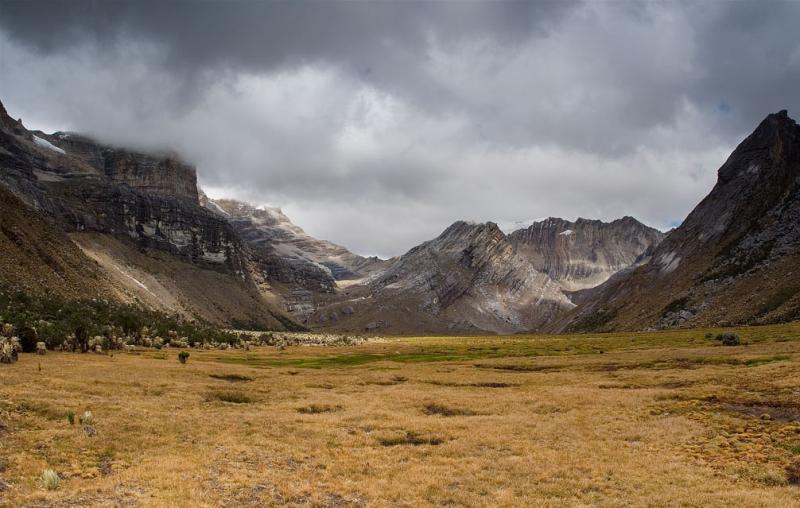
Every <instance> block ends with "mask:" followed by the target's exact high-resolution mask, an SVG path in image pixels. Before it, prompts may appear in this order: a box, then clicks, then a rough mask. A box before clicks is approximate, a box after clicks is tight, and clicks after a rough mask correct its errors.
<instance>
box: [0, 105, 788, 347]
mask: <svg viewBox="0 0 800 508" xmlns="http://www.w3.org/2000/svg"><path fill="white" fill-rule="evenodd" d="M799 186H800V128H798V126H797V124H796V123H795V122H794V121H793V120H791V119H790V118H789V116H788V114H787V113H786V112H785V111H781V112H779V113H776V114H772V115H769V116H768V117H767V118H766V119H765V120H764V121H763V122H762V123H761V124H760V125H759V126H758V128H757V129H756V130H755V131H754V132H753V134H751V135H750V136H749V137H748V138H747V139H745V140H744V141H743V142H742V143H741V144H740V145H739V147H737V148H736V150H735V151H734V152H733V154H732V155H731V156H730V157H729V159H728V160H727V161H726V162H725V164H724V165H723V166H722V167H721V168H720V170H719V176H718V182H717V184H716V185H715V187H714V188H713V189H712V190H711V192H710V194H709V195H708V196H707V197H706V198H705V199H704V200H703V201H702V202H701V203H700V204H699V205H698V206H697V207H696V208H695V209H694V210H693V211H692V212H691V213H690V214H689V216H688V217H687V218H686V220H685V221H684V222H683V223H682V224H681V225H680V226H679V227H678V228H676V229H675V230H673V231H671V232H669V234H664V233H662V232H660V231H658V230H656V229H654V228H650V227H648V226H645V225H644V224H642V223H641V222H639V221H637V220H636V219H634V218H632V217H623V218H621V219H618V220H614V221H611V222H602V221H599V220H590V219H577V220H575V221H568V220H564V219H559V218H552V217H551V218H547V219H543V220H538V221H530V222H527V223H524V224H522V223H521V224H519V225H518V226H519V227H517V228H516V229H513V228H511V229H512V230H508V229H507V230H506V232H504V231H503V230H501V228H500V227H498V225H497V224H495V223H493V222H486V223H470V222H465V221H458V222H455V223H454V224H452V225H451V226H449V227H448V228H446V229H445V230H444V231H443V232H442V233H441V234H440V235H439V236H438V237H436V238H434V239H432V240H429V241H427V242H424V243H422V244H420V245H418V246H416V247H413V248H412V249H410V250H409V251H408V252H406V253H405V254H403V255H401V256H398V257H395V258H392V259H387V260H382V259H378V258H375V257H363V256H359V255H357V254H355V253H353V252H350V251H349V250H347V249H346V248H345V247H342V246H339V245H336V244H334V243H332V242H329V241H325V240H320V239H316V238H313V237H312V236H310V235H308V234H307V233H306V232H305V231H304V230H303V229H302V228H300V227H298V226H297V225H295V224H293V223H292V222H291V220H290V219H289V218H288V217H287V216H286V215H285V214H284V213H283V212H282V211H281V210H280V209H278V208H269V207H256V206H253V205H250V204H247V203H242V202H238V201H235V200H230V199H211V198H209V197H208V196H206V195H205V194H204V193H203V191H202V190H201V189H200V188H199V187H198V185H197V177H196V171H195V168H193V167H192V166H190V165H189V164H187V163H185V162H184V161H182V160H181V158H180V157H179V156H178V155H177V154H175V153H169V152H164V153H144V152H142V151H138V150H132V149H127V148H123V147H115V146H109V145H106V144H103V143H100V142H97V141H95V140H92V139H90V138H88V137H85V136H82V135H79V134H75V133H66V132H57V133H54V134H46V133H43V132H40V131H31V130H28V129H27V128H26V127H25V126H24V125H23V124H22V122H21V121H19V120H14V119H13V118H12V117H11V116H9V115H8V114H7V112H6V110H5V108H4V107H3V106H2V104H0V198H2V199H1V200H0V206H2V210H1V211H2V221H1V222H0V248H1V249H2V252H3V253H4V255H3V256H2V258H3V259H2V261H0V283H3V284H5V285H8V286H11V287H14V288H18V289H21V290H24V291H28V292H31V293H53V294H58V295H61V296H65V297H75V298H81V297H92V298H94V297H103V298H109V299H115V300H119V301H123V302H127V303H135V304H137V305H141V306H143V307H147V308H153V309H157V310H164V311H169V312H177V313H179V314H183V315H185V316H187V317H190V318H200V319H203V320H207V321H211V322H215V323H218V324H223V325H226V326H231V327H239V328H264V329H298V328H301V327H308V328H312V329H330V330H337V331H348V332H358V333H373V332H376V333H492V332H494V333H517V332H525V331H598V330H620V329H644V328H668V327H681V326H696V325H721V324H743V323H766V322H777V321H786V320H793V319H798V318H800V299H799V298H798V291H800V272H798V271H797V269H796V268H795V267H796V266H798V261H800V250H799V249H798V247H799V246H800V198H799V197H798V187H799Z"/></svg>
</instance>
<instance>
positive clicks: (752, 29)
mask: <svg viewBox="0 0 800 508" xmlns="http://www.w3.org/2000/svg"><path fill="white" fill-rule="evenodd" d="M798 25H800V2H787V3H779V2H774V1H769V2H763V1H762V2H733V1H717V2H712V1H706V2H696V3H695V2H686V3H675V2H647V3H633V2H621V1H620V2H611V1H606V2H597V1H594V2H566V1H559V2H544V3H535V2H501V1H493V2H470V1H462V2H457V1H448V2H412V1H400V2H388V1H383V2H372V3H368V2H355V1H350V2H336V1H327V0H326V1H321V2H304V1H293V2H287V3H270V2H256V1H255V0H253V1H250V2H225V3H213V2H186V3H182V2H174V1H173V2H100V1H96V2H87V1H80V0H77V1H76V0H72V1H69V2H66V1H56V2H41V1H30V2H28V1H26V2H22V1H20V2H15V1H8V0H0V100H2V101H3V103H4V104H5V106H6V108H7V109H8V111H9V113H10V114H11V115H13V116H15V117H21V118H22V119H23V122H24V123H25V124H26V125H27V126H28V127H29V128H40V129H42V130H46V131H48V132H50V131H55V130H73V131H80V132H83V133H86V134H89V135H91V136H94V137H96V138H99V139H101V140H104V141H107V142H111V143H115V144H124V145H131V146H135V147H141V148H165V147H171V148H173V149H175V150H177V151H178V152H179V153H181V154H182V155H183V157H184V158H186V159H187V160H189V161H190V162H192V163H194V164H196V166H197V170H198V176H199V180H200V182H201V185H202V186H203V187H204V188H205V189H206V191H207V192H208V193H209V194H210V195H212V196H213V197H235V198H239V199H243V200H247V201H251V202H254V203H257V204H270V205H274V206H280V207H282V208H283V210H284V211H285V212H286V213H287V214H288V215H289V217H291V218H292V219H293V220H294V222H296V223H297V224H298V225H300V226H302V227H303V228H305V229H306V231H308V232H309V233H311V234H313V235H314V236H317V237H320V238H325V239H329V240H333V241H335V242H337V243H340V244H342V245H345V246H346V247H348V248H350V249H351V250H353V251H355V252H358V253H361V254H377V255H380V256H384V257H385V256H392V255H397V254H402V253H403V252H405V251H406V250H408V249H409V248H410V247H412V246H414V245H416V244H418V243H420V242H422V241H424V240H427V239H430V238H432V237H434V236H436V235H437V234H438V233H440V232H441V231H442V230H443V229H444V228H445V227H446V226H448V225H449V224H450V223H452V222H453V221H455V220H458V219H466V220H475V221H487V220H492V221H495V222H499V223H503V222H513V221H519V220H526V219H530V218H535V217H546V216H557V217H564V218H567V219H574V218H576V217H578V216H581V217H589V218H599V219H604V220H609V219H614V218H617V217H620V216H623V215H632V216H634V217H636V218H638V219H640V220H641V221H643V222H645V223H647V224H650V225H653V226H655V227H659V228H662V229H667V228H669V227H670V226H672V225H674V224H676V223H679V222H680V221H681V220H682V219H683V218H684V217H685V216H686V214H687V213H688V212H689V211H690V210H691V209H692V208H693V207H694V205H695V204H696V203H697V202H698V201H699V200H700V199H701V198H702V197H703V196H704V195H705V194H706V193H707V192H708V191H709V190H710V188H711V187H712V186H713V184H714V182H715V180H716V170H717V169H718V167H719V166H720V165H721V164H722V163H723V162H724V160H725V158H726V157H727V156H728V154H729V153H730V151H731V150H732V149H733V148H734V147H735V146H736V144H738V142H739V141H741V139H742V138H743V137H744V136H746V135H747V134H748V133H749V132H750V131H752V130H753V129H754V128H755V126H756V125H757V124H758V122H759V121H760V120H761V119H763V117H764V116H766V115H767V114H768V113H770V112H774V111H777V110H780V109H789V113H790V115H794V116H795V117H797V115H798V114H799V113H798V112H799V111H800V88H798V85H800V37H798V35H797V27H798Z"/></svg>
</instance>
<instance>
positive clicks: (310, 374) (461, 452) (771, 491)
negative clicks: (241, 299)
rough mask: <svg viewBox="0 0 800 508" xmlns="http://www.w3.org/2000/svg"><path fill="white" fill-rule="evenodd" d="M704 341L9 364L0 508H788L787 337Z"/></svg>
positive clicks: (762, 332) (541, 340)
mask: <svg viewBox="0 0 800 508" xmlns="http://www.w3.org/2000/svg"><path fill="white" fill-rule="evenodd" d="M718 331H719V330H685V331H672V332H658V333H624V334H601V335H583V336H580V335H579V336H556V337H553V336H508V337H464V338H454V337H447V338H445V337H424V338H423V337H420V338H397V339H394V338H389V339H386V340H385V341H381V342H372V343H366V344H362V345H357V346H350V347H294V348H291V347H290V348H287V349H285V350H278V349H276V348H268V347H264V348H256V349H255V350H253V351H250V352H244V351H242V350H234V351H224V352H223V351H194V350H192V351H191V356H190V358H189V361H188V363H187V364H186V365H181V364H180V363H179V362H178V359H177V353H178V351H177V350H175V349H171V350H162V351H155V350H148V351H143V352H139V353H121V352H116V353H114V354H113V356H111V355H95V354H86V355H80V354H71V353H52V352H51V353H48V354H47V355H45V356H35V355H30V354H25V355H21V357H20V361H19V362H17V363H16V364H13V365H0V479H2V481H3V482H2V483H0V489H2V485H6V489H5V490H0V505H3V506H20V505H22V506H25V505H29V506H128V505H143V506H220V505H225V506H264V505H268V506H269V505H283V504H290V505H312V506H362V505H363V506H424V505H437V506H441V505H454V506H462V505H463V506H523V505H527V506H531V505H535V506H565V505H567V506H587V505H591V506H620V505H628V506H734V505H735V506H771V507H774V506H798V505H800V487H799V486H797V485H794V484H792V482H797V481H800V462H798V460H800V387H799V386H798V380H800V323H794V324H789V325H782V326H772V327H758V328H743V329H739V330H737V332H738V333H739V334H740V336H741V337H742V340H743V342H745V343H746V344H745V345H741V346H734V347H725V346H722V345H720V344H719V343H718V342H717V341H716V340H714V339H713V338H711V337H708V335H709V334H711V335H714V334H716V333H717V332H718ZM70 410H71V411H74V412H75V413H76V414H77V417H76V422H75V424H74V425H70V423H68V421H67V417H66V414H67V412H68V411H70ZM86 410H89V411H91V412H92V413H93V416H94V421H93V423H92V427H93V429H94V430H95V431H96V435H94V436H92V437H88V436H87V435H86V434H85V432H84V429H83V427H82V426H81V425H80V424H79V422H78V421H77V419H78V418H79V417H80V415H81V414H82V413H83V412H84V411H86ZM793 465H794V466H793ZM793 467H794V468H796V469H795V470H794V473H793V472H792V471H793ZM46 468H52V469H54V470H55V471H57V472H58V473H59V475H60V476H61V478H62V479H61V481H60V485H59V487H58V488H57V489H56V490H50V491H48V490H45V489H44V488H43V487H42V484H41V480H40V475H41V473H42V471H43V470H44V469H46Z"/></svg>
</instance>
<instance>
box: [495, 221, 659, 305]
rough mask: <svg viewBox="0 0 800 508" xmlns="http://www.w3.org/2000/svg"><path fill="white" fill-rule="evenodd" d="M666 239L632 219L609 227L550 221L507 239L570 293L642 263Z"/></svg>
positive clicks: (534, 225)
mask: <svg viewBox="0 0 800 508" xmlns="http://www.w3.org/2000/svg"><path fill="white" fill-rule="evenodd" d="M663 238H664V234H663V233H661V232H660V231H658V230H656V229H653V228H650V227H647V226H645V225H644V224H642V223H641V222H639V221H637V220H636V219H634V218H632V217H624V218H622V219H618V220H615V221H612V222H609V223H606V222H601V221H599V220H587V219H578V220H576V221H575V222H570V221H566V220H564V219H556V218H549V219H547V220H544V221H541V222H534V223H533V224H532V225H531V226H530V227H528V228H525V229H519V230H517V231H514V232H513V233H511V234H509V235H508V239H509V241H510V242H511V244H512V245H513V246H514V248H515V249H516V251H517V252H518V253H519V254H520V255H522V256H524V257H525V258H526V259H528V260H529V261H530V262H531V264H532V265H533V266H534V268H536V269H537V270H539V271H542V272H544V273H546V274H548V275H549V276H550V278H551V279H553V280H554V281H556V282H557V283H558V284H559V285H560V286H561V287H562V289H564V290H565V291H578V290H582V289H587V288H592V287H595V286H598V285H600V284H602V283H603V282H605V281H606V280H608V278H609V277H611V276H612V275H613V274H615V273H617V272H619V271H620V270H624V269H626V268H628V267H630V266H633V265H634V264H635V263H637V262H642V261H643V260H644V258H645V256H646V254H647V253H648V252H650V251H652V249H653V248H655V246H656V245H658V244H659V243H660V242H661V240H663Z"/></svg>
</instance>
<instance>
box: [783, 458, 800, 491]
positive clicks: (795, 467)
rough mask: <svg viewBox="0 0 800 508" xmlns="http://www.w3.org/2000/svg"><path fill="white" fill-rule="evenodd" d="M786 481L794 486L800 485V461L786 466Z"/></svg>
mask: <svg viewBox="0 0 800 508" xmlns="http://www.w3.org/2000/svg"><path fill="white" fill-rule="evenodd" d="M786 480H787V481H788V482H789V483H790V484H792V485H800V459H795V460H794V461H793V462H792V463H791V464H789V465H788V466H786Z"/></svg>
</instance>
